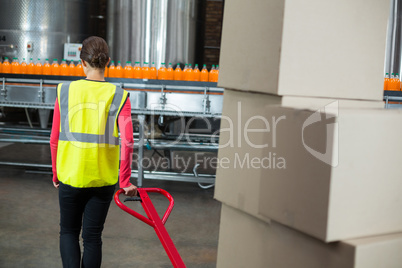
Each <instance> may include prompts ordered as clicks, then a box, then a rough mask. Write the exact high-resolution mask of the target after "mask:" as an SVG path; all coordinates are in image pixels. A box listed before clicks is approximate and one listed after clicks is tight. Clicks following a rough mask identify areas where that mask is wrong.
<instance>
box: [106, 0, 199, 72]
mask: <svg viewBox="0 0 402 268" xmlns="http://www.w3.org/2000/svg"><path fill="white" fill-rule="evenodd" d="M197 7H198V0H109V1H108V11H107V12H108V15H107V17H108V18H107V24H108V26H107V41H108V44H109V47H110V55H111V57H112V59H113V60H115V61H117V60H120V61H122V63H123V62H126V61H132V62H135V61H140V62H141V63H143V62H144V61H146V62H149V63H151V62H155V64H156V65H157V66H158V67H159V65H160V63H161V62H165V63H166V64H167V63H169V62H171V63H173V64H176V63H191V64H193V63H194V57H195V45H196V44H195V40H196V34H197V33H196V21H197Z"/></svg>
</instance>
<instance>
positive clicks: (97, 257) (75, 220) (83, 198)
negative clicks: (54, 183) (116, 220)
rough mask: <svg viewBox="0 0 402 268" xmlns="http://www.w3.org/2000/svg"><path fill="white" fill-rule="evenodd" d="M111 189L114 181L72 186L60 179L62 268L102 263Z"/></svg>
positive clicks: (88, 266) (90, 267)
mask: <svg viewBox="0 0 402 268" xmlns="http://www.w3.org/2000/svg"><path fill="white" fill-rule="evenodd" d="M114 190H115V185H112V186H105V187H93V188H75V187H71V186H69V185H66V184H63V183H61V182H60V186H59V204H60V254H61V259H62V262H63V267H64V268H79V267H82V268H92V267H94V268H95V267H96V268H99V267H100V266H101V262H102V231H103V226H104V223H105V220H106V216H107V213H108V211H109V207H110V202H111V200H112V198H113V193H114ZM81 228H82V238H83V246H84V250H83V255H82V258H81V249H80V244H79V235H80V231H81Z"/></svg>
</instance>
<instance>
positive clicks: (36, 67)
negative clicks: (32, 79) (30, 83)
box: [35, 59, 43, 75]
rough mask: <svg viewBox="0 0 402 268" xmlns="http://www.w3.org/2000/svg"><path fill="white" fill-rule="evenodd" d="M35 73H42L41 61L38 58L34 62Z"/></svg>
mask: <svg viewBox="0 0 402 268" xmlns="http://www.w3.org/2000/svg"><path fill="white" fill-rule="evenodd" d="M35 74H36V75H42V74H43V66H42V63H41V62H40V59H38V61H37V62H36V64H35Z"/></svg>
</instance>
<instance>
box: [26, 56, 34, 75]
mask: <svg viewBox="0 0 402 268" xmlns="http://www.w3.org/2000/svg"><path fill="white" fill-rule="evenodd" d="M27 74H35V63H34V61H33V58H31V59H30V60H29V63H28V67H27Z"/></svg>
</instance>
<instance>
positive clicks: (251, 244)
mask: <svg viewBox="0 0 402 268" xmlns="http://www.w3.org/2000/svg"><path fill="white" fill-rule="evenodd" d="M401 251H402V233H396V234H389V235H384V236H377V237H367V238H359V239H354V240H346V241H341V242H334V243H329V244H327V243H324V242H322V241H319V240H317V239H315V238H313V237H310V236H308V235H306V234H303V233H301V232H298V231H296V230H293V229H290V228H287V227H285V226H283V225H281V224H279V223H276V222H274V221H272V222H270V223H267V222H264V221H261V220H259V219H257V218H255V217H253V216H251V215H249V214H246V213H244V212H241V211H239V210H237V209H234V208H232V207H229V206H226V205H222V212H221V224H220V231H219V244H218V262H217V267H218V268H226V267H233V268H236V267H239V268H243V267H253V268H270V267H272V268H282V267H283V268H289V267H297V268H323V267H325V268H340V267H342V268H378V267H384V268H396V267H401V264H402V254H400V252H401Z"/></svg>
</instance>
